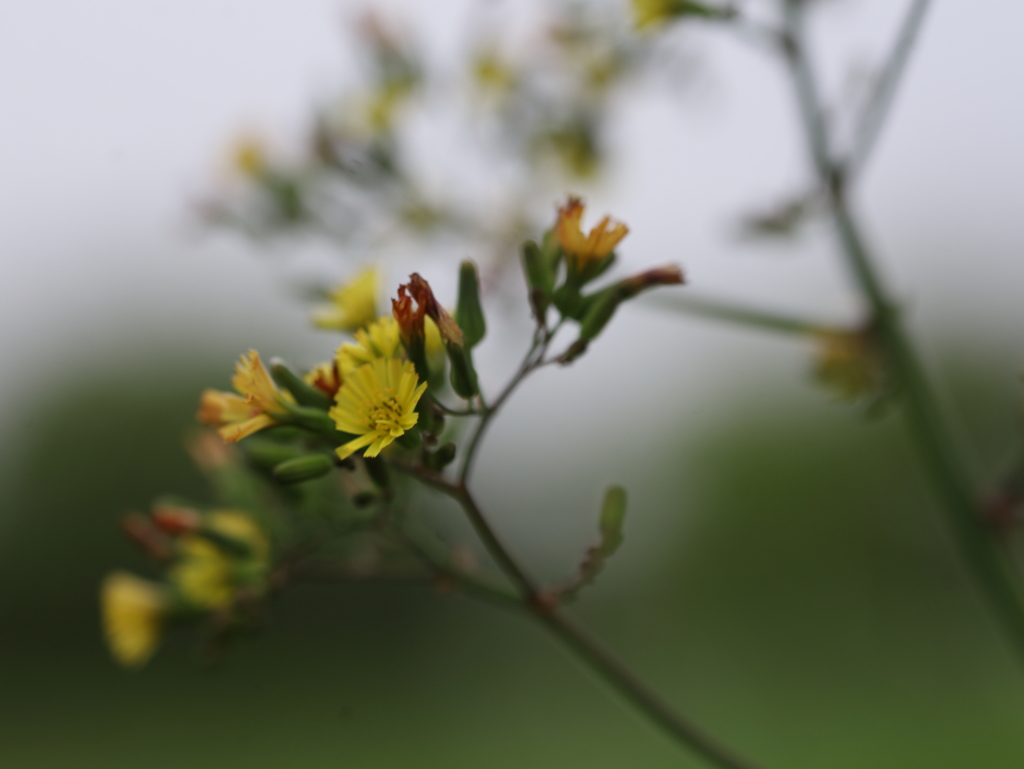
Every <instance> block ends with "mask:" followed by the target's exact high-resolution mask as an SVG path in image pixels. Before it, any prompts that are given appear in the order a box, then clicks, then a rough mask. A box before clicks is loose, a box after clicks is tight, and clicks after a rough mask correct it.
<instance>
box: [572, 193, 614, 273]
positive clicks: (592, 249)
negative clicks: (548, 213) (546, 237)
mask: <svg viewBox="0 0 1024 769" xmlns="http://www.w3.org/2000/svg"><path fill="white" fill-rule="evenodd" d="M582 218H583V203H582V202H581V201H580V199H579V198H569V201H568V202H567V203H566V204H565V205H564V206H562V207H561V208H560V209H559V210H558V223H557V224H556V225H555V231H556V234H557V236H558V242H559V243H560V244H561V245H562V248H563V250H564V251H565V253H566V256H567V259H568V261H569V262H570V264H571V266H573V267H574V268H575V269H576V270H577V271H580V270H582V269H583V268H584V267H586V266H587V265H589V264H591V263H593V262H597V261H599V260H601V259H604V258H605V257H607V256H608V255H609V254H611V253H612V251H613V250H614V249H615V246H617V245H618V244H619V241H621V240H622V239H623V238H624V237H626V235H627V234H628V233H629V228H628V227H627V226H626V225H625V224H623V223H622V222H613V221H612V220H611V217H608V216H605V217H604V218H603V219H601V221H599V222H598V223H597V225H596V226H594V228H593V229H591V230H590V234H589V235H584V234H583V230H582V228H581V226H580V220H581V219H582Z"/></svg>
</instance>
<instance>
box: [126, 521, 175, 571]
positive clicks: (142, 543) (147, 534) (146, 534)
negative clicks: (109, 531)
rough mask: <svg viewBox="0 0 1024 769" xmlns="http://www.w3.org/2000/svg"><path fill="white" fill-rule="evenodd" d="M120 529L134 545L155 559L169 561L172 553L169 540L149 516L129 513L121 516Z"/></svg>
mask: <svg viewBox="0 0 1024 769" xmlns="http://www.w3.org/2000/svg"><path fill="white" fill-rule="evenodd" d="M121 531H122V532H124V535H125V536H126V537H128V539H130V540H131V541H132V544H134V545H135V546H136V547H138V548H139V549H140V550H141V551H142V552H144V553H145V554H146V555H148V556H149V557H150V558H152V559H154V560H156V561H169V560H170V559H171V556H172V555H173V548H172V547H171V541H170V539H169V538H168V536H167V535H166V534H164V533H163V532H162V531H160V529H158V528H157V527H156V526H155V525H154V524H153V521H151V520H150V519H149V518H146V517H145V516H144V515H139V514H138V513H129V514H128V515H125V516H123V517H122V518H121Z"/></svg>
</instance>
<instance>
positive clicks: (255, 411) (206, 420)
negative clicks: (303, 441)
mask: <svg viewBox="0 0 1024 769" xmlns="http://www.w3.org/2000/svg"><path fill="white" fill-rule="evenodd" d="M231 384H232V386H233V387H234V388H235V390H237V391H238V392H239V393H240V395H236V394H235V393H226V392H221V391H220V390H212V389H210V390H204V391H203V394H202V396H201V397H200V400H199V413H198V414H196V419H198V420H199V421H200V422H202V423H203V424H204V425H210V426H211V427H216V428H219V429H218V430H217V432H218V433H219V434H220V437H221V438H223V439H224V440H225V441H229V442H233V441H240V440H241V439H242V438H245V437H246V436H249V435H252V434H253V433H255V432H258V431H260V430H262V429H264V428H266V427H270V426H271V425H274V424H277V422H278V420H277V418H276V417H279V416H282V415H283V414H286V413H287V412H288V408H287V404H291V403H294V402H295V399H294V398H292V396H291V393H287V392H284V391H283V390H279V389H278V388H277V385H275V384H274V380H272V379H271V378H270V374H268V373H267V370H266V368H264V367H263V362H262V361H261V360H260V354H259V353H258V352H256V351H255V350H249V352H247V353H246V354H245V355H243V356H242V357H241V359H240V360H239V361H238V363H237V364H235V376H234V377H233V378H232V380H231ZM243 396H244V397H243Z"/></svg>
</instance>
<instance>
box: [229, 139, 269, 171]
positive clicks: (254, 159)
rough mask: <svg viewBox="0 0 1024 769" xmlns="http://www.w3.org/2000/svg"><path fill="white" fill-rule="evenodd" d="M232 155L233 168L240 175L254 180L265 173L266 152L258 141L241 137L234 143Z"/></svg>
mask: <svg viewBox="0 0 1024 769" xmlns="http://www.w3.org/2000/svg"><path fill="white" fill-rule="evenodd" d="M232 154H233V158H232V159H233V160H234V166H235V168H236V169H238V171H240V172H241V173H242V175H244V176H248V177H250V178H252V179H255V178H258V177H260V176H263V175H264V174H265V173H266V171H267V151H266V148H265V147H264V146H263V143H262V142H261V141H259V140H258V139H256V138H254V137H252V136H243V137H242V138H240V139H239V140H238V141H237V142H236V143H235V146H234V148H233V153H232Z"/></svg>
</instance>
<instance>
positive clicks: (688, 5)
mask: <svg viewBox="0 0 1024 769" xmlns="http://www.w3.org/2000/svg"><path fill="white" fill-rule="evenodd" d="M735 13H736V12H735V10H734V9H733V8H731V7H728V6H726V7H723V8H714V7H712V6H708V5H705V4H704V3H699V2H694V1H693V0H633V18H634V20H635V22H636V28H637V29H644V28H645V27H655V26H660V25H661V24H664V23H665V22H667V21H670V20H671V19H673V18H675V17H677V16H698V17H701V18H705V19H729V18H732V17H733V16H734V15H735Z"/></svg>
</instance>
